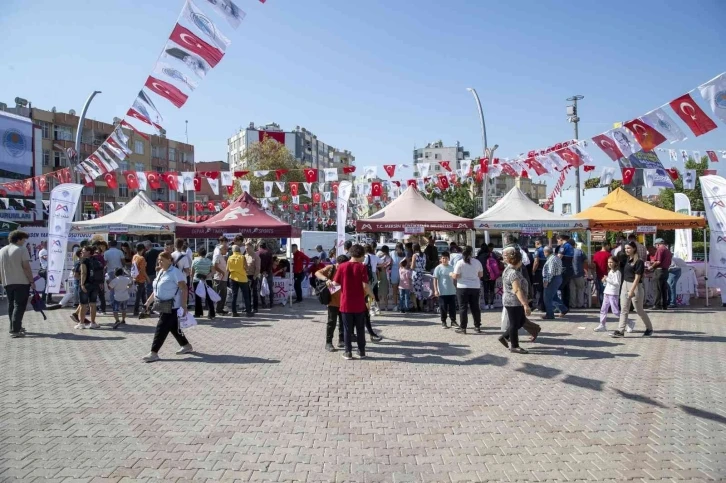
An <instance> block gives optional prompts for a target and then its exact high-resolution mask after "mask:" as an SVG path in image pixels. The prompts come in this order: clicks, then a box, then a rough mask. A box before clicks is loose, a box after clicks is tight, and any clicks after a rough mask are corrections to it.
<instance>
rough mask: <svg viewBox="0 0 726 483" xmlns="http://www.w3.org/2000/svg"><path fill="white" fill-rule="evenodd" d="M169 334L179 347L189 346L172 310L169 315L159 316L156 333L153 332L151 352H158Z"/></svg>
mask: <svg viewBox="0 0 726 483" xmlns="http://www.w3.org/2000/svg"><path fill="white" fill-rule="evenodd" d="M169 333H171V335H173V336H174V338H175V339H176V341H177V342H178V343H179V345H180V346H182V347H183V346H185V345H187V344H189V341H188V340H187V338H186V337H184V334H183V333H182V331H181V329H180V328H179V317H178V316H177V314H176V309H172V311H171V313H170V314H161V316H159V321H158V322H157V323H156V332H154V342H152V343H151V352H159V349H161V346H163V345H164V341H165V340H166V336H167V335H169Z"/></svg>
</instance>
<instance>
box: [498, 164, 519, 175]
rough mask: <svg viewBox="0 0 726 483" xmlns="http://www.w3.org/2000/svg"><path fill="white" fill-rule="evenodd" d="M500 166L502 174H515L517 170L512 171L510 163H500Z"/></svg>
mask: <svg viewBox="0 0 726 483" xmlns="http://www.w3.org/2000/svg"><path fill="white" fill-rule="evenodd" d="M500 166H501V167H502V172H503V173H504V174H507V175H509V176H517V172H516V171H514V168H512V165H510V164H509V163H501V164H500Z"/></svg>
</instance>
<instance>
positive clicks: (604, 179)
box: [600, 168, 615, 187]
mask: <svg viewBox="0 0 726 483" xmlns="http://www.w3.org/2000/svg"><path fill="white" fill-rule="evenodd" d="M613 176H615V168H603V169H602V173H600V186H601V187H603V186H610V183H612V182H613Z"/></svg>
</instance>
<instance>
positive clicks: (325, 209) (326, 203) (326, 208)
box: [323, 201, 328, 211]
mask: <svg viewBox="0 0 726 483" xmlns="http://www.w3.org/2000/svg"><path fill="white" fill-rule="evenodd" d="M323 211H328V202H327V201H323Z"/></svg>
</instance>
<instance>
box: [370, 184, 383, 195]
mask: <svg viewBox="0 0 726 483" xmlns="http://www.w3.org/2000/svg"><path fill="white" fill-rule="evenodd" d="M382 194H383V186H382V185H381V183H380V182H379V181H376V182H374V183H371V195H373V196H381V195H382Z"/></svg>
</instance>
